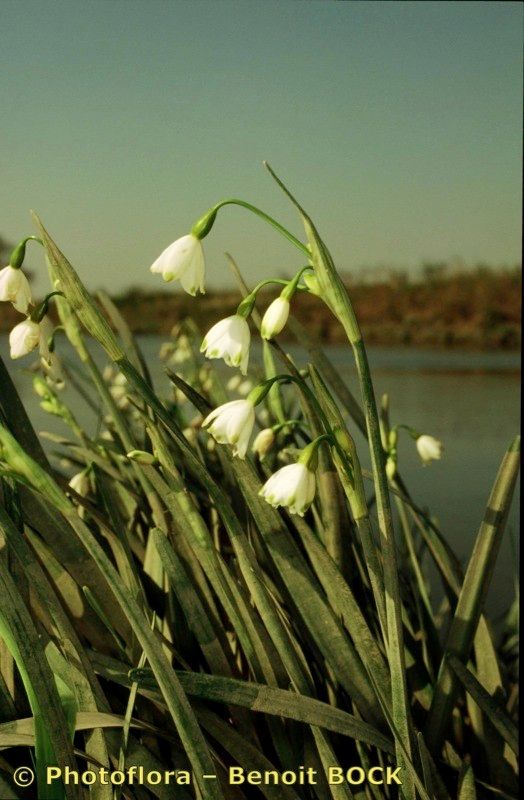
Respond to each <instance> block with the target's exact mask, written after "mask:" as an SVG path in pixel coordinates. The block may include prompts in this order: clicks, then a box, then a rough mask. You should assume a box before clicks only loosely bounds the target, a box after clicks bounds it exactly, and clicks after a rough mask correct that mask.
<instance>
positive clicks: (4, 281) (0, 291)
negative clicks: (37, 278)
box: [0, 265, 32, 314]
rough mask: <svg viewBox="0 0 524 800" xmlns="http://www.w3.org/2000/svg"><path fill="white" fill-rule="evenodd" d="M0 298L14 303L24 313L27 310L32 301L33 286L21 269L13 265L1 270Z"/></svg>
mask: <svg viewBox="0 0 524 800" xmlns="http://www.w3.org/2000/svg"><path fill="white" fill-rule="evenodd" d="M0 300H2V301H6V302H9V303H12V304H13V306H14V307H15V308H16V310H17V311H21V312H22V314H25V313H26V312H27V309H28V307H29V304H30V303H31V302H32V301H31V287H30V286H29V281H28V280H27V278H26V276H25V275H24V273H23V272H22V270H21V269H15V268H14V267H12V266H10V265H9V266H7V267H4V268H3V269H2V270H0Z"/></svg>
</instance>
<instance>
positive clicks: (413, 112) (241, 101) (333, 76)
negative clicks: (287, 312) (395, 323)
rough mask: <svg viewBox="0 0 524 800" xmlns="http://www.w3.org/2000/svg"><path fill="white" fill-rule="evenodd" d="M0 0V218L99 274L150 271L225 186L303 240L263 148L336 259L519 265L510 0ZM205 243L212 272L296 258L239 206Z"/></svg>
mask: <svg viewBox="0 0 524 800" xmlns="http://www.w3.org/2000/svg"><path fill="white" fill-rule="evenodd" d="M0 16H1V25H0V37H1V47H0V75H1V77H0V81H1V85H2V97H3V110H4V113H3V119H2V126H1V130H0V140H1V156H0V158H1V162H0V172H1V175H2V180H1V197H2V202H1V206H2V213H1V215H0V234H1V235H3V236H4V237H6V238H8V239H10V240H12V241H16V240H17V239H18V238H20V237H21V236H24V235H26V234H27V233H28V232H32V228H31V220H30V217H29V209H31V208H34V209H36V210H37V211H38V212H39V214H40V215H41V216H42V218H43V220H44V222H45V224H46V225H47V227H48V228H49V230H50V232H51V233H52V235H53V236H54V238H55V239H56V241H57V242H58V244H59V245H60V246H61V247H62V249H63V250H64V252H65V253H66V255H67V256H68V257H69V259H70V260H71V261H72V263H73V264H74V265H75V266H76V268H77V269H78V271H79V272H80V274H81V276H82V278H83V279H84V280H85V282H86V283H87V285H88V286H89V287H90V288H94V287H96V286H100V285H102V286H104V287H106V288H108V289H109V290H111V291H120V290H123V289H125V288H126V287H128V286H130V285H142V286H145V287H149V288H156V287H158V286H159V285H160V283H159V278H158V277H157V276H152V275H150V274H149V272H148V267H149V265H150V263H151V262H152V261H153V260H154V258H155V257H156V256H157V255H158V253H159V252H160V251H161V250H162V249H163V248H164V247H165V246H166V245H167V244H169V242H170V241H172V240H173V239H174V238H176V237H177V236H179V235H182V234H183V233H185V232H187V231H188V229H189V228H190V226H191V224H192V222H193V221H194V219H195V218H197V217H199V216H200V215H201V214H202V213H203V212H204V211H205V210H206V209H207V208H208V207H209V206H210V205H212V204H214V203H215V202H216V201H218V200H220V199H221V198H223V197H227V196H236V197H241V198H243V199H245V200H248V201H250V202H252V203H255V204H257V205H260V206H262V207H263V208H264V209H265V210H267V211H268V212H269V213H272V214H273V215H274V216H277V217H278V218H279V219H280V220H281V221H282V222H284V223H285V224H287V225H289V226H290V227H292V228H293V230H294V231H295V232H296V233H298V234H299V235H300V234H301V229H300V224H299V222H298V220H297V219H296V217H295V214H294V212H293V210H292V209H291V208H290V207H289V205H288V203H287V201H286V200H285V198H284V197H283V196H282V195H281V193H280V192H279V190H278V189H277V187H276V186H275V185H274V184H273V183H272V181H271V179H270V178H269V177H268V175H267V173H266V172H265V171H264V169H263V167H262V161H263V159H267V160H268V161H269V162H270V163H271V164H272V166H273V167H274V168H275V170H276V171H277V172H279V174H280V175H281V176H282V177H283V178H284V179H285V181H286V182H287V183H288V185H289V186H290V188H291V189H292V190H293V192H294V193H295V194H296V195H297V197H298V198H299V199H300V200H301V201H302V203H303V205H304V206H305V207H306V208H307V209H308V211H309V212H310V214H311V215H312V217H313V218H314V220H315V221H316V223H317V226H318V228H319V230H320V232H321V234H322V235H323V236H324V238H325V239H326V241H327V243H328V245H329V247H330V249H331V250H332V253H333V255H334V257H335V260H336V263H337V265H338V266H339V267H340V269H341V270H344V271H357V270H361V269H363V268H367V267H372V266H375V265H379V264H382V265H391V266H394V267H406V268H409V269H412V270H415V269H416V267H417V266H418V265H420V263H421V262H422V261H428V260H433V261H435V260H448V259H452V258H454V257H461V258H463V259H464V260H465V261H466V262H467V263H468V264H473V263H475V262H478V261H484V262H488V263H493V264H503V263H516V262H518V261H519V260H520V214H521V207H520V194H521V188H520V187H521V177H520V176H521V148H522V138H521V117H522V85H521V74H522V6H521V4H519V3H504V2H495V3H491V2H482V3H475V2H466V3H461V2H451V3H447V2H437V3H432V2H420V3H419V2H408V3H403V2H389V3H386V2H379V3H374V2H361V3H360V2H331V1H330V0H325V1H319V0H316V1H315V0H313V1H312V2H301V1H300V0H293V1H291V0H289V1H288V0H283V1H281V2H270V1H268V0H264V1H263V2H262V0H260V2H249V0H243V2H237V1H236V0H235V1H234V2H231V1H230V0H214V1H213V2H206V1H205V0H200V2H198V0H197V1H196V2H194V1H193V2H183V1H182V0H171V2H166V1H165V0H162V1H160V0H141V1H140V2H137V1H136V0H125V1H124V2H122V1H121V0H104V1H103V2H101V1H100V0H88V1H87V2H86V1H85V0H69V2H62V0H45V1H42V0H35V1H34V2H33V0H17V1H16V2H12V1H11V0H2V3H1V9H0ZM205 245H206V254H207V261H208V273H209V278H208V283H209V285H211V286H215V287H218V286H221V285H226V284H231V282H232V281H231V278H230V275H229V272H228V268H227V266H226V263H225V259H224V256H223V253H224V251H225V250H228V251H229V252H231V253H232V254H233V255H234V256H235V257H236V259H237V260H238V262H239V264H240V266H241V268H242V270H243V271H244V273H245V274H246V276H247V278H248V280H249V281H250V282H254V281H255V280H257V279H261V278H263V277H269V276H271V275H273V274H275V273H278V274H282V273H288V274H291V272H292V270H293V269H294V268H295V267H298V266H301V258H300V256H299V255H297V254H296V253H295V252H294V251H293V250H292V249H291V248H290V247H289V245H288V244H287V243H286V242H284V241H280V239H279V238H278V237H277V235H276V234H275V233H274V232H273V231H272V230H270V229H269V228H266V227H265V226H264V225H263V224H262V223H261V222H260V221H259V220H257V219H255V218H251V217H250V215H248V214H247V212H245V211H243V210H240V209H235V208H231V207H228V208H227V209H225V210H224V211H222V212H221V215H220V216H219V218H218V221H217V223H216V225H215V228H214V229H213V231H212V233H211V235H210V236H209V237H208V239H207V240H206V242H205ZM31 265H32V266H33V267H34V268H35V269H37V270H41V269H42V268H41V266H40V260H39V259H38V258H37V257H35V256H32V258H31ZM41 285H42V287H43V285H44V284H43V283H42V284H41Z"/></svg>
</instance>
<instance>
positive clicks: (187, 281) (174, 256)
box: [150, 233, 206, 296]
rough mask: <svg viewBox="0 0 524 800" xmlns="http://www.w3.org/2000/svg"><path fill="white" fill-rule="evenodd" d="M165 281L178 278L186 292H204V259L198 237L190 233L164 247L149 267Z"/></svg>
mask: <svg viewBox="0 0 524 800" xmlns="http://www.w3.org/2000/svg"><path fill="white" fill-rule="evenodd" d="M150 269H151V272H155V273H159V274H160V275H162V277H163V279H164V280H165V281H176V280H179V281H180V283H181V285H182V288H183V289H184V291H186V292H187V293H188V294H191V295H193V296H194V295H196V294H197V293H198V292H200V293H201V294H204V292H205V286H204V280H205V272H206V269H205V261H204V250H203V248H202V244H201V242H200V239H199V238H198V237H197V236H195V235H194V234H192V233H188V234H187V235H186V236H182V237H181V238H180V239H177V240H176V241H175V242H173V243H172V244H170V245H169V247H166V249H165V250H164V251H163V252H162V253H161V254H160V255H159V256H158V258H157V259H156V261H155V262H154V263H153V264H152V265H151V267H150Z"/></svg>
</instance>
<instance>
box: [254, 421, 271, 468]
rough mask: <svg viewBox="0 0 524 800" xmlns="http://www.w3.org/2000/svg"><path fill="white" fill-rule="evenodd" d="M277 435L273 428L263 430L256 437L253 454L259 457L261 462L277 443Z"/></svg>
mask: <svg viewBox="0 0 524 800" xmlns="http://www.w3.org/2000/svg"><path fill="white" fill-rule="evenodd" d="M275 438H276V437H275V434H274V432H273V429H272V428H263V429H262V430H261V431H260V433H258V434H257V436H256V437H255V441H254V442H253V453H256V455H257V456H258V457H259V459H260V460H261V461H263V460H264V458H265V457H266V455H267V454H268V453H269V451H270V450H271V448H272V447H273V445H274V443H275Z"/></svg>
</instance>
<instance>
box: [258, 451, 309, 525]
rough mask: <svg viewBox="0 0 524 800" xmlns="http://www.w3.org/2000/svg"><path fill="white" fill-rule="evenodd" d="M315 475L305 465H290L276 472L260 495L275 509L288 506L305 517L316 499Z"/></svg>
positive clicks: (292, 512) (294, 512)
mask: <svg viewBox="0 0 524 800" xmlns="http://www.w3.org/2000/svg"><path fill="white" fill-rule="evenodd" d="M315 490H316V481H315V473H314V472H312V470H310V469H309V467H307V466H306V465H305V464H301V463H300V462H298V463H297V464H288V465H287V466H286V467H282V468H281V469H279V470H278V471H277V472H275V473H274V474H273V475H272V476H271V477H270V478H269V480H268V481H266V483H265V484H264V486H263V487H262V489H261V490H260V492H259V494H260V495H261V497H263V498H265V500H267V502H268V503H270V504H271V505H272V506H274V507H275V508H278V506H286V507H287V508H288V509H289V512H290V513H291V514H299V516H301V517H303V516H304V513H305V512H306V511H307V510H308V508H309V506H310V505H311V503H312V502H313V500H314V498H315Z"/></svg>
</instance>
